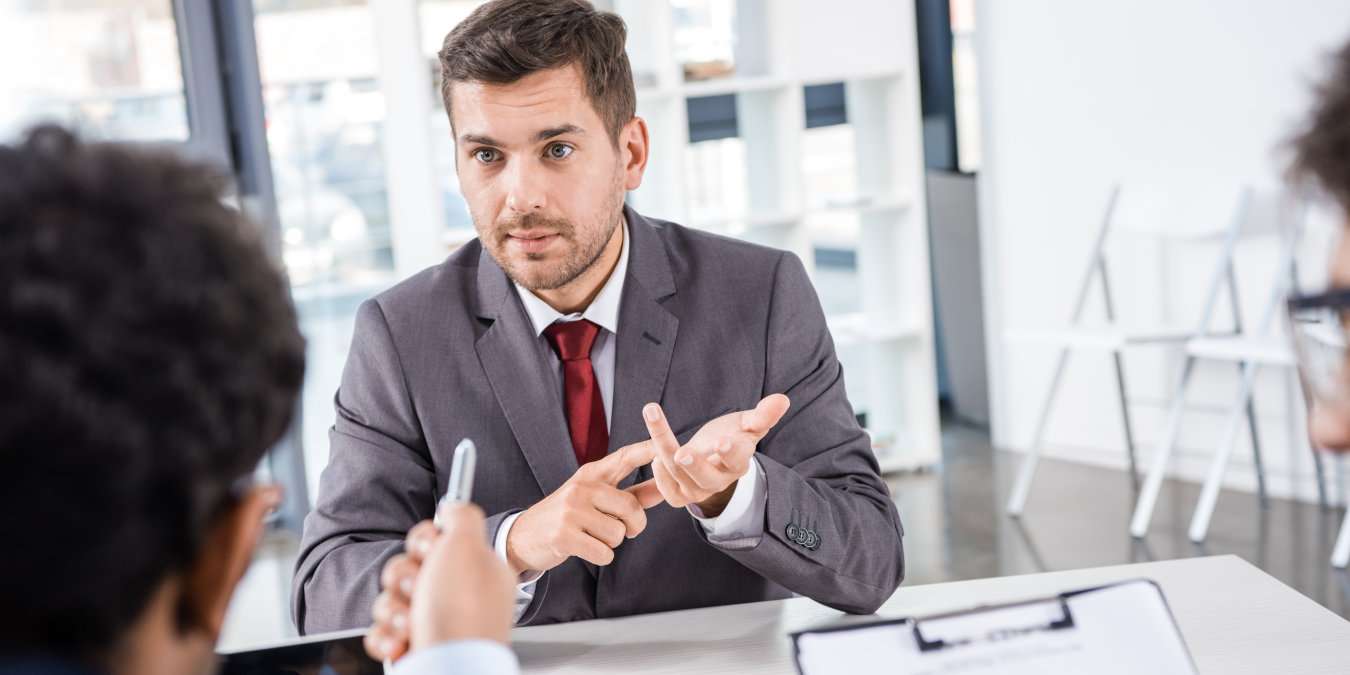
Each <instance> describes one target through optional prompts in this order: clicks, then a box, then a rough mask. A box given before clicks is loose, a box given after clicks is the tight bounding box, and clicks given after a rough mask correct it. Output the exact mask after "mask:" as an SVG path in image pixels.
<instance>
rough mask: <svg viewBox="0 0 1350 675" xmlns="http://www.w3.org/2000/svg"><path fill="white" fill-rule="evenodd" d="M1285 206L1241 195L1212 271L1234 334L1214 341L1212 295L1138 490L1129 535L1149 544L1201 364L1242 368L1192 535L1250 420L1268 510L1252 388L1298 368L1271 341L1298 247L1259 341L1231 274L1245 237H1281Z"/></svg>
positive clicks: (1205, 520)
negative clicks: (1246, 326) (1225, 295)
mask: <svg viewBox="0 0 1350 675" xmlns="http://www.w3.org/2000/svg"><path fill="white" fill-rule="evenodd" d="M1286 204H1287V203H1286V202H1285V201H1283V197H1282V196H1279V195H1275V194H1264V193H1263V194H1261V195H1256V194H1254V193H1253V191H1252V190H1251V189H1244V190H1243V194H1242V197H1241V199H1240V200H1239V207H1238V210H1237V212H1236V213H1235V214H1234V222H1233V226H1232V228H1231V229H1230V231H1229V233H1228V236H1227V237H1226V238H1225V240H1224V254H1223V255H1222V256H1221V257H1220V263H1219V266H1218V267H1217V268H1216V269H1215V270H1214V276H1213V278H1212V279H1211V288H1213V289H1215V290H1217V289H1218V287H1219V286H1220V285H1222V284H1223V283H1224V281H1223V280H1224V279H1225V278H1226V279H1227V285H1228V286H1229V289H1230V293H1231V299H1232V305H1233V317H1234V323H1235V328H1236V330H1235V332H1234V333H1233V334H1230V335H1228V336H1225V337H1215V336H1213V335H1212V334H1210V332H1209V322H1210V319H1211V315H1212V314H1213V304H1214V301H1215V300H1217V297H1215V296H1214V295H1211V296H1210V297H1209V299H1208V300H1207V304H1206V307H1205V310H1204V312H1202V316H1201V323H1200V326H1199V328H1198V329H1197V331H1196V333H1197V334H1196V336H1195V337H1193V338H1191V339H1190V340H1188V341H1187V343H1186V350H1185V354H1184V358H1183V361H1182V367H1181V371H1180V373H1179V375H1178V378H1177V384H1176V389H1175V392H1176V393H1175V395H1174V396H1173V398H1172V404H1171V409H1170V410H1169V412H1168V416H1167V425H1166V427H1165V428H1164V431H1163V436H1162V440H1161V441H1160V442H1159V444H1158V447H1157V449H1156V450H1155V451H1154V454H1153V461H1152V463H1151V465H1150V466H1149V470H1148V474H1147V476H1146V477H1145V479H1144V486H1143V488H1142V489H1141V490H1140V493H1139V499H1138V501H1137V502H1135V509H1134V515H1133V517H1132V518H1131V520H1130V534H1131V535H1133V536H1135V537H1143V536H1144V535H1146V534H1148V527H1149V521H1150V520H1152V517H1153V509H1154V506H1155V505H1156V504H1157V499H1158V493H1159V492H1160V490H1161V489H1162V482H1163V478H1164V477H1165V476H1166V473H1167V465H1168V463H1169V461H1170V460H1171V457H1172V453H1173V451H1174V450H1175V448H1176V442H1177V438H1178V436H1179V435H1180V433H1181V421H1182V418H1183V416H1184V413H1185V407H1186V394H1187V388H1188V385H1189V383H1190V378H1191V375H1192V373H1193V372H1194V369H1195V366H1196V365H1197V363H1198V362H1200V361H1201V360H1217V361H1228V362H1232V363H1236V364H1237V366H1238V368H1239V370H1240V372H1241V374H1242V377H1241V384H1240V385H1239V388H1238V393H1237V398H1236V401H1235V405H1234V407H1233V411H1232V413H1231V414H1230V415H1229V417H1228V424H1227V426H1226V427H1225V430H1224V433H1223V435H1222V436H1221V440H1220V445H1219V448H1218V451H1217V452H1216V453H1215V458H1214V461H1213V462H1212V464H1211V469H1210V473H1209V476H1208V478H1207V479H1206V481H1205V486H1204V489H1203V490H1202V492H1201V497H1200V502H1199V504H1198V505H1197V507H1196V512H1195V514H1194V515H1193V517H1192V523H1191V528H1190V532H1189V534H1190V535H1191V539H1192V540H1193V541H1197V542H1198V541H1203V540H1204V535H1205V532H1206V530H1207V529H1208V527H1209V518H1210V516H1211V515H1212V514H1213V509H1214V502H1215V501H1216V500H1217V499H1218V491H1219V487H1220V485H1221V483H1222V481H1223V473H1224V471H1225V470H1226V468H1227V465H1228V461H1229V459H1230V457H1231V455H1232V449H1233V446H1234V445H1235V444H1236V441H1237V434H1238V433H1239V429H1240V427H1241V423H1242V418H1243V417H1246V419H1247V423H1248V427H1249V429H1250V431H1251V440H1252V453H1253V457H1254V460H1255V469H1256V477H1257V491H1258V494H1259V495H1260V497H1261V500H1262V503H1263V504H1264V502H1265V498H1266V493H1265V472H1264V470H1263V467H1262V463H1261V443H1260V436H1259V434H1258V433H1257V428H1256V415H1255V414H1254V411H1253V408H1252V384H1253V382H1254V380H1255V377H1256V372H1257V370H1258V368H1259V366H1260V365H1261V364H1262V363H1265V364H1275V365H1286V366H1287V365H1292V364H1293V355H1292V353H1291V351H1290V350H1289V349H1288V348H1287V347H1286V346H1282V345H1281V344H1280V343H1279V342H1278V338H1277V337H1272V336H1271V335H1270V330H1269V329H1270V326H1271V324H1272V323H1273V322H1274V318H1275V317H1276V316H1277V315H1278V312H1279V309H1280V301H1281V299H1282V298H1283V297H1284V290H1285V288H1286V284H1285V282H1284V279H1285V278H1286V276H1287V275H1288V273H1289V270H1290V269H1291V268H1289V267H1287V265H1288V264H1289V263H1291V262H1292V260H1293V255H1294V254H1293V248H1292V245H1286V246H1284V247H1282V254H1281V256H1282V257H1281V263H1280V270H1279V271H1278V272H1277V275H1276V283H1275V284H1273V286H1274V287H1275V288H1274V290H1273V291H1272V294H1271V299H1270V302H1269V304H1268V306H1267V307H1266V310H1265V311H1264V315H1263V316H1262V318H1261V322H1260V324H1261V325H1260V327H1259V328H1258V330H1257V332H1256V334H1255V335H1254V336H1253V337H1247V336H1244V334H1243V332H1242V321H1241V315H1240V312H1239V310H1238V306H1239V302H1238V297H1237V284H1236V282H1235V281H1234V273H1233V249H1234V247H1235V246H1236V244H1237V241H1238V239H1239V238H1240V237H1243V236H1250V235H1267V234H1274V235H1279V234H1281V232H1282V231H1281V227H1282V223H1281V214H1282V213H1284V212H1285V209H1286V208H1287V205H1286Z"/></svg>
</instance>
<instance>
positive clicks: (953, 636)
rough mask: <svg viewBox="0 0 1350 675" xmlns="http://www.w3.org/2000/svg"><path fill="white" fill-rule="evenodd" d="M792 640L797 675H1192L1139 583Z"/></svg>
mask: <svg viewBox="0 0 1350 675" xmlns="http://www.w3.org/2000/svg"><path fill="white" fill-rule="evenodd" d="M792 638H793V648H794V651H795V652H796V658H797V669H798V671H799V672H800V673H801V674H802V675H862V674H863V673H875V672H885V673H906V674H913V675H964V674H967V673H969V674H971V675H976V674H980V673H1000V675H1022V674H1023V673H1026V674H1028V675H1030V674H1035V675H1046V674H1053V673H1099V674H1102V675H1113V674H1116V673H1119V674H1122V675H1124V674H1125V673H1150V675H1171V674H1174V673H1175V674H1177V675H1194V674H1195V672H1196V670H1195V664H1194V662H1193V661H1192V660H1191V656H1190V653H1189V652H1188V651H1187V650H1186V644H1185V643H1184V642H1183V641H1182V639H1181V634H1180V632H1178V630H1177V627H1176V622H1175V621H1174V620H1173V618H1172V613H1171V611H1169V610H1168V608H1167V601H1166V600H1165V599H1164V598H1163V595H1162V591H1161V590H1160V589H1159V588H1158V586H1157V584H1155V583H1153V582H1152V581H1148V580H1146V579H1138V580H1133V581H1126V582H1121V583H1118V584H1112V585H1109V586H1102V587H1099V588H1092V589H1088V590H1083V591H1074V592H1069V593H1064V594H1061V595H1058V596H1055V597H1051V598H1043V599H1039V600H1032V601H1028V602H1020V603H1013V604H1007V605H998V606H992V607H980V608H977V609H973V610H969V611H964V612H956V613H952V614H944V615H940V616H933V617H927V618H924V617H920V618H916V619H900V620H894V621H884V622H877V623H869V624H860V625H859V624H855V625H850V626H844V627H840V628H828V629H823V630H817V631H805V632H801V633H796V634H794V635H793V636H792Z"/></svg>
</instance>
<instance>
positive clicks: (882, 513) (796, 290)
mask: <svg viewBox="0 0 1350 675" xmlns="http://www.w3.org/2000/svg"><path fill="white" fill-rule="evenodd" d="M766 343H767V345H768V354H767V358H766V361H765V364H766V365H765V369H766V374H765V383H764V388H765V391H764V392H763V393H764V394H765V395H767V394H771V393H784V394H787V396H788V398H790V399H791V400H792V405H791V407H790V408H789V410H788V413H787V415H786V416H784V418H783V419H782V420H781V421H780V422H779V424H778V425H777V426H776V427H775V428H774V429H773V430H772V431H771V432H770V433H769V435H767V436H765V438H764V440H762V441H761V442H760V445H759V452H758V454H757V455H756V457H757V458H758V460H759V462H760V465H761V466H762V467H763V468H764V478H765V486H766V488H767V489H766V500H767V501H766V504H765V514H764V521H765V522H764V535H763V536H762V537H761V538H760V539H759V541H758V542H757V543H755V544H754V545H752V546H750V547H724V548H723V550H724V551H725V552H726V554H727V555H729V556H731V557H732V558H734V559H736V560H737V561H739V562H740V563H741V564H743V565H745V566H746V567H749V568H750V569H753V570H755V571H757V572H759V573H760V574H762V575H764V576H765V577H766V578H768V579H771V580H773V581H774V582H776V583H778V584H781V585H782V586H784V587H786V588H788V589H790V590H792V591H794V592H797V593H800V594H802V595H805V596H807V597H810V598H812V599H814V600H816V601H818V602H821V603H823V604H826V605H829V606H830V607H834V608H835V609H839V610H843V611H845V612H852V613H857V614H869V613H871V612H874V611H876V609H877V608H878V607H880V606H881V604H882V603H883V602H885V601H886V599H887V598H889V597H890V596H891V594H892V593H894V592H895V589H896V587H898V586H899V585H900V581H901V580H902V579H903V578H904V574H905V564H904V548H903V544H902V541H901V537H902V535H903V529H902V527H901V525H900V515H899V513H898V512H897V511H896V508H895V504H894V502H892V501H891V496H890V492H889V491H888V490H887V488H886V484H885V482H884V481H883V480H882V479H881V475H880V471H879V470H878V467H877V462H876V456H875V455H874V454H873V453H872V449H871V441H870V439H869V437H868V435H867V433H866V432H865V431H863V430H862V428H861V427H860V426H859V425H858V423H857V420H856V418H855V417H854V413H853V408H852V406H850V405H849V402H848V398H847V396H846V395H845V393H844V379H843V371H842V369H841V368H840V366H839V361H838V360H837V359H836V358H835V353H834V343H833V341H832V340H831V339H830V334H829V330H828V329H827V327H826V324H825V315H824V312H823V311H822V310H821V307H820V301H819V300H818V299H817V298H816V294H815V290H814V289H813V287H812V286H811V282H810V280H809V279H808V278H807V275H806V270H805V268H803V267H802V264H801V261H800V260H798V259H797V257H796V256H794V255H792V254H784V255H783V257H782V258H781V259H780V261H779V264H778V266H777V269H776V272H775V281H774V290H773V296H772V300H771V302H770V310H769V320H768V337H767V342H766ZM696 527H697V526H696ZM698 529H699V533H700V535H702V536H704V538H705V539H706V534H705V533H703V532H702V529H703V528H701V527H700V528H698ZM714 545H715V544H714Z"/></svg>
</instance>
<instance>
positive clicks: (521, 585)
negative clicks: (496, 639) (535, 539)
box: [492, 512, 544, 623]
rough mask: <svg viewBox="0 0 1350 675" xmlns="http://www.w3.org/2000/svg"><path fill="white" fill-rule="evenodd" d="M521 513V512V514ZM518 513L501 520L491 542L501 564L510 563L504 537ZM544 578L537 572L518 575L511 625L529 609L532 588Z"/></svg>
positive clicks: (532, 598) (542, 574)
mask: <svg viewBox="0 0 1350 675" xmlns="http://www.w3.org/2000/svg"><path fill="white" fill-rule="evenodd" d="M522 513H523V512H522ZM519 517H520V513H513V514H511V515H509V516H507V517H506V518H505V519H504V520H502V524H501V527H498V528H497V538H496V540H494V541H493V542H492V547H493V548H494V549H496V551H497V555H498V556H499V557H500V558H501V559H502V561H503V562H507V563H508V564H509V563H510V561H509V560H507V558H506V537H507V536H508V535H509V534H511V526H512V525H515V524H516V518H519ZM542 576H544V573H543V572H539V571H537V570H526V571H524V572H521V573H520V577H519V578H517V579H516V612H515V616H514V617H513V618H512V619H511V621H512V623H517V622H519V621H520V617H522V616H524V615H525V610H527V609H529V607H530V603H531V602H534V586H535V584H536V583H538V582H539V577H542Z"/></svg>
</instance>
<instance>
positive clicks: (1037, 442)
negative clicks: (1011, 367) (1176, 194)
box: [1007, 186, 1247, 516]
mask: <svg viewBox="0 0 1350 675" xmlns="http://www.w3.org/2000/svg"><path fill="white" fill-rule="evenodd" d="M1120 196H1121V189H1120V187H1119V186H1115V187H1113V188H1112V190H1111V194H1110V197H1109V199H1108V201H1107V206H1106V211H1105V214H1104V216H1103V218H1102V223H1101V225H1100V227H1099V229H1098V231H1097V235H1096V238H1095V240H1094V242H1093V245H1092V248H1091V251H1090V255H1089V258H1088V262H1087V266H1086V269H1085V271H1084V273H1083V276H1082V281H1081V282H1080V284H1079V286H1078V290H1077V296H1076V298H1075V300H1074V304H1073V311H1072V312H1071V314H1070V319H1069V325H1068V326H1067V327H1065V328H1062V329H1053V330H1036V331H1010V332H1009V333H1008V335H1007V337H1008V339H1010V340H1020V341H1034V342H1039V343H1043V344H1044V343H1048V344H1052V345H1054V346H1057V347H1058V348H1059V352H1058V355H1057V358H1056V361H1055V368H1054V372H1053V375H1052V376H1051V379H1050V386H1049V389H1048V391H1047V392H1046V395H1045V398H1044V399H1043V401H1042V403H1041V407H1040V411H1039V413H1038V415H1037V422H1036V427H1035V431H1034V433H1033V437H1032V443H1031V446H1030V447H1029V448H1028V451H1027V456H1026V457H1025V458H1024V459H1023V460H1022V466H1021V468H1020V470H1019V472H1018V476H1017V480H1016V482H1015V483H1014V485H1013V490H1012V494H1011V495H1010V497H1009V499H1008V505H1007V510H1008V513H1009V514H1010V515H1013V516H1020V515H1021V514H1022V511H1023V509H1024V508H1025V506H1026V501H1027V497H1028V495H1029V493H1030V491H1031V484H1032V480H1033V478H1034V477H1035V474H1036V466H1037V463H1038V462H1039V460H1040V454H1041V451H1042V446H1043V445H1044V441H1045V432H1046V427H1047V425H1048V423H1049V419H1050V413H1051V410H1052V408H1053V406H1054V402H1055V397H1056V395H1057V394H1058V392H1059V388H1060V385H1061V384H1062V381H1063V377H1064V371H1065V368H1066V366H1067V365H1068V359H1069V354H1070V353H1071V352H1072V351H1075V350H1092V351H1105V352H1107V353H1109V354H1110V355H1111V357H1112V361H1113V366H1114V370H1115V380H1116V394H1117V397H1118V401H1119V405H1120V414H1121V419H1122V422H1123V428H1124V434H1125V445H1126V450H1127V453H1128V458H1129V463H1130V472H1131V475H1132V476H1133V477H1134V479H1135V480H1136V484H1137V481H1138V469H1137V464H1136V458H1135V442H1134V433H1133V430H1132V426H1131V423H1130V409H1129V403H1128V400H1129V399H1128V397H1127V394H1126V385H1125V373H1124V367H1123V365H1122V359H1121V354H1122V353H1123V352H1124V351H1125V350H1126V349H1127V348H1130V347H1134V346H1140V345H1150V344H1152V345H1157V344H1172V345H1181V344H1184V343H1185V342H1186V341H1187V340H1190V339H1192V338H1196V337H1200V336H1203V335H1206V334H1207V333H1208V330H1207V329H1208V326H1209V317H1210V314H1212V313H1213V310H1214V305H1215V303H1216V300H1217V299H1218V296H1219V293H1220V290H1221V287H1222V285H1223V283H1224V280H1225V279H1227V280H1228V282H1229V283H1230V284H1231V283H1232V277H1231V276H1228V275H1226V274H1225V273H1224V272H1225V270H1226V269H1227V268H1228V266H1229V262H1230V260H1231V257H1232V251H1233V244H1234V242H1235V241H1236V239H1237V237H1238V235H1239V232H1240V231H1241V229H1242V222H1243V214H1244V213H1245V210H1246V202H1247V191H1246V190H1245V189H1244V190H1242V191H1240V193H1239V199H1238V204H1237V210H1236V213H1234V214H1233V216H1232V217H1231V218H1229V219H1228V220H1227V221H1226V222H1225V220H1224V218H1223V216H1222V214H1215V213H1208V214H1198V215H1195V216H1193V217H1191V218H1190V219H1189V220H1188V221H1186V222H1187V225H1188V226H1187V227H1186V228H1181V227H1176V226H1175V224H1176V222H1177V221H1178V219H1177V218H1176V215H1177V214H1145V215H1143V216H1140V215H1139V214H1137V213H1127V214H1126V215H1124V216H1123V217H1122V216H1121V214H1120V213H1119V211H1120V209H1119V206H1120ZM1135 210H1136V211H1137V210H1138V209H1135ZM1118 221H1119V222H1118ZM1116 226H1120V227H1121V229H1123V230H1129V231H1133V232H1134V233H1136V234H1143V235H1146V236H1152V237H1157V238H1160V239H1164V240H1166V239H1172V240H1199V241H1219V242H1221V243H1222V248H1221V252H1220V260H1219V263H1218V264H1217V265H1216V266H1215V271H1214V274H1213V277H1212V279H1211V282H1210V284H1209V287H1208V291H1207V293H1206V296H1205V308H1204V311H1203V314H1202V317H1201V319H1200V320H1198V321H1195V322H1188V323H1186V324H1181V325H1176V324H1168V323H1165V322H1164V323H1158V324H1154V325H1142V326H1131V325H1125V324H1122V323H1120V322H1118V321H1117V319H1116V308H1115V302H1114V298H1113V296H1112V293H1111V286H1110V277H1109V274H1108V272H1107V260H1106V244H1107V241H1108V237H1109V235H1111V233H1112V231H1113V229H1114V228H1115V227H1116ZM1094 279H1096V280H1098V281H1100V283H1101V286H1102V293H1103V300H1104V301H1105V302H1104V309H1105V314H1106V324H1105V325H1102V326H1089V325H1087V324H1086V322H1085V321H1084V317H1083V314H1084V310H1085V307H1086V305H1087V301H1088V294H1089V292H1090V291H1091V289H1092V282H1093V280H1094ZM1231 290H1232V293H1233V294H1234V298H1236V292H1237V289H1236V286H1232V288H1231ZM1234 302H1236V299H1235V300H1234ZM1184 370H1185V371H1186V372H1185V374H1184V375H1183V378H1182V379H1183V381H1184V380H1186V379H1188V378H1189V376H1190V373H1189V370H1190V369H1189V367H1188V368H1186V369H1184Z"/></svg>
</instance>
